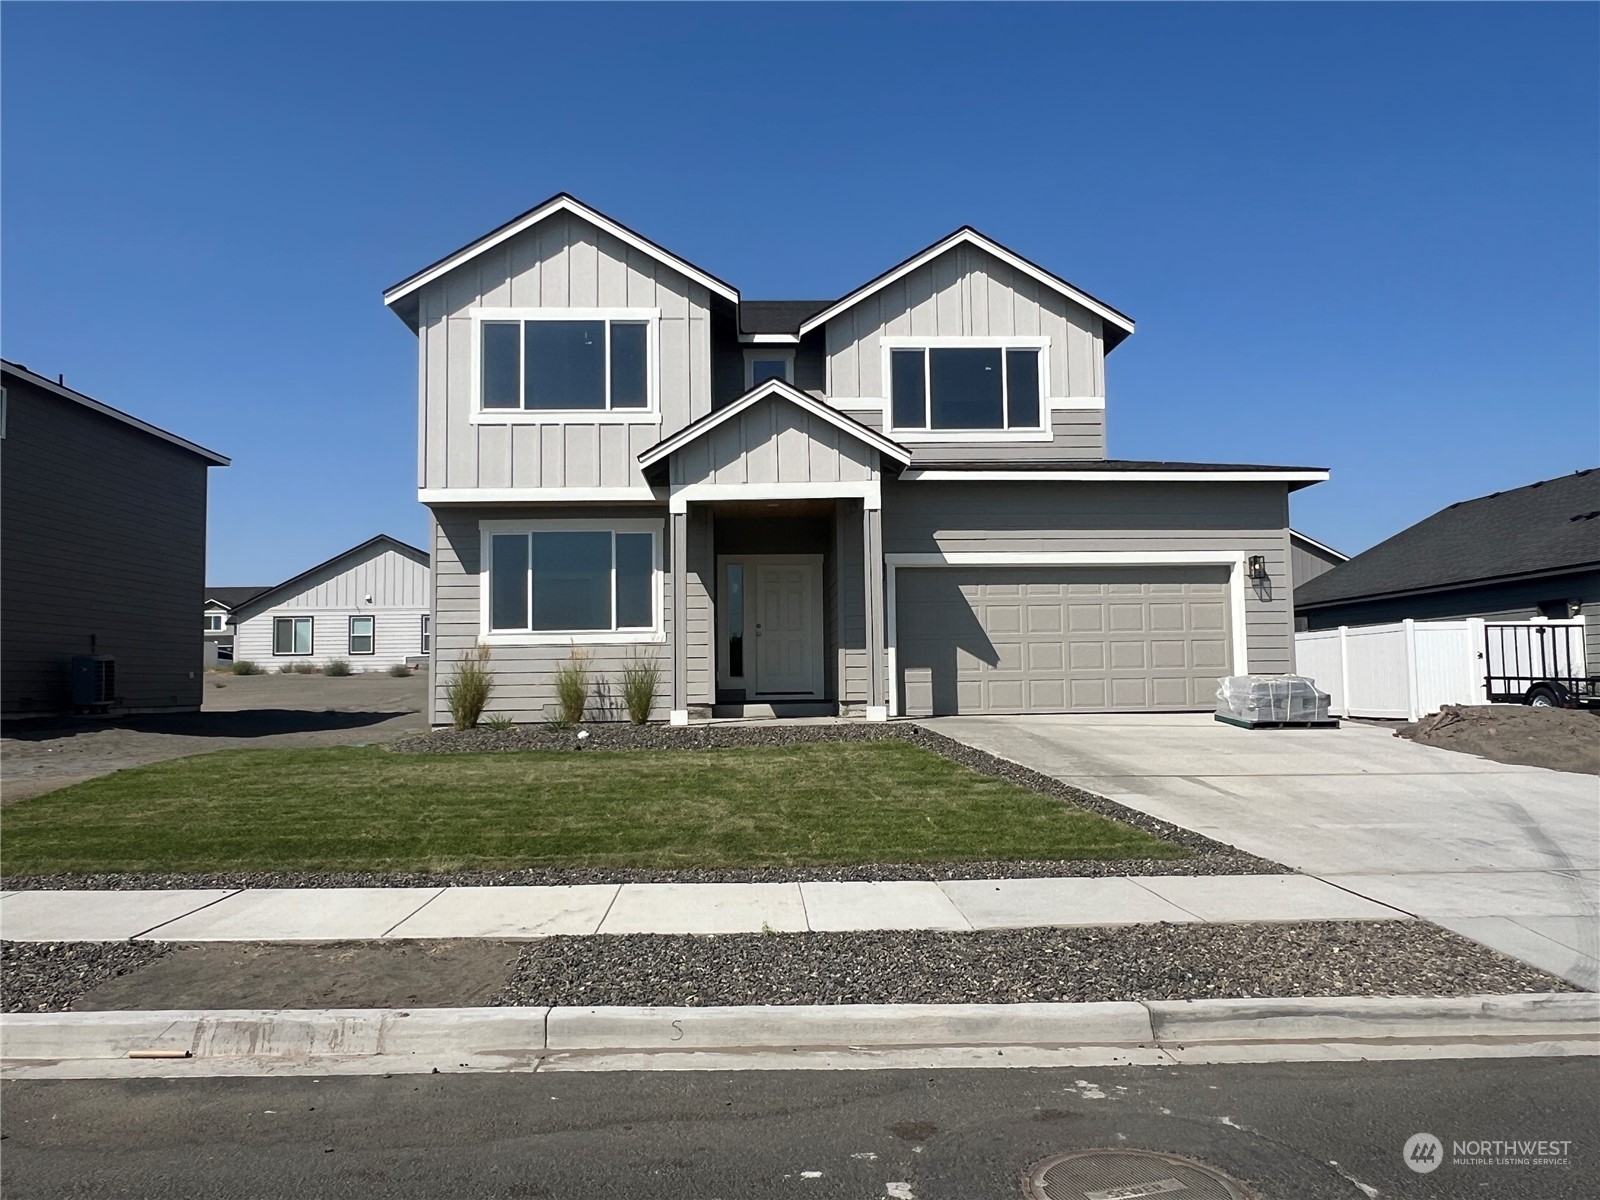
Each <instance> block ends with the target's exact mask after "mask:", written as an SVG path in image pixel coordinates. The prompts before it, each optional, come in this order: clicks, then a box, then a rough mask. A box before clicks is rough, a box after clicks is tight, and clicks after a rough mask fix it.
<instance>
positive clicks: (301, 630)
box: [272, 617, 311, 654]
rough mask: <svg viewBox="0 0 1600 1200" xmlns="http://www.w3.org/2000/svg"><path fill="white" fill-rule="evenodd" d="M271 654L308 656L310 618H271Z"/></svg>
mask: <svg viewBox="0 0 1600 1200" xmlns="http://www.w3.org/2000/svg"><path fill="white" fill-rule="evenodd" d="M272 652H273V653H274V654H310V653H311V618H310V617H273V618H272Z"/></svg>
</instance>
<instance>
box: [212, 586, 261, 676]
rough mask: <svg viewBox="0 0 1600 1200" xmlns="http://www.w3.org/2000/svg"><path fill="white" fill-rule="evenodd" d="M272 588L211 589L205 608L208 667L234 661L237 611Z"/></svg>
mask: <svg viewBox="0 0 1600 1200" xmlns="http://www.w3.org/2000/svg"><path fill="white" fill-rule="evenodd" d="M269 586H271V585H269V584H265V583H263V584H258V585H256V586H253V587H208V588H206V605H205V621H206V624H205V635H206V640H205V652H206V657H205V665H206V666H207V667H214V666H216V665H217V663H218V662H219V661H221V662H231V661H232V660H233V625H232V624H231V623H230V621H229V618H230V617H231V616H232V615H233V610H234V609H236V608H238V607H239V606H240V605H241V604H243V603H244V602H245V601H247V600H253V599H255V598H256V597H257V596H259V595H260V594H261V593H262V592H264V591H266V590H267V588H268V587H269Z"/></svg>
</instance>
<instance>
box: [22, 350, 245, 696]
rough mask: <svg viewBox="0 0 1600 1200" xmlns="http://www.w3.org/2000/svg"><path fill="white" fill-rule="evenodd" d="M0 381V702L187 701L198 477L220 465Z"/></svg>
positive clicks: (189, 448)
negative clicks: (1, 532) (0, 583)
mask: <svg viewBox="0 0 1600 1200" xmlns="http://www.w3.org/2000/svg"><path fill="white" fill-rule="evenodd" d="M0 373H3V378H0V509H3V510H4V513H5V537H4V539H3V541H0V547H3V549H0V574H3V576H4V580H5V588H4V596H3V601H0V664H3V665H0V709H3V711H4V712H5V713H7V714H8V715H9V714H21V713H55V712H65V711H68V710H70V709H73V708H83V709H89V710H93V711H98V712H169V711H186V710H194V709H197V708H199V707H200V701H201V697H202V690H201V689H202V679H201V661H202V652H201V651H202V647H201V643H202V641H203V638H202V636H201V631H200V628H199V626H197V625H196V624H195V620H194V600H195V597H196V596H198V595H200V593H201V592H202V590H203V589H204V586H205V566H206V472H207V471H208V470H209V469H210V468H211V467H225V466H227V465H228V460H227V459H226V458H224V457H223V456H222V455H220V454H216V453H214V452H212V451H210V450H207V449H205V448H204V447H203V446H197V445H195V443H193V442H190V441H186V440H185V439H183V438H181V437H178V436H177V435H175V434H171V433H168V432H167V431H166V430H164V429H157V428H156V427H155V426H154V425H151V424H148V423H147V422H145V421H141V420H139V419H138V418H137V417H132V416H129V415H128V414H127V413H124V412H119V411H118V410H117V409H114V408H112V407H110V406H109V405H107V404H102V403H101V402H100V401H98V400H94V399H91V398H90V397H88V396H85V395H84V394H83V393H81V392H76V391H73V390H72V389H71V388H69V387H66V386H65V385H64V384H63V383H62V382H61V380H60V379H59V378H57V379H48V378H46V377H44V376H42V375H38V374H36V373H34V372H33V371H30V370H28V368H26V367H24V366H20V365H18V364H16V363H11V362H0ZM85 655H88V656H93V657H94V658H95V659H96V660H97V661H95V662H94V663H92V664H86V663H80V664H79V666H78V668H77V676H76V679H77V690H76V694H75V693H74V682H73V672H74V668H73V665H72V663H73V659H74V658H75V657H78V656H85Z"/></svg>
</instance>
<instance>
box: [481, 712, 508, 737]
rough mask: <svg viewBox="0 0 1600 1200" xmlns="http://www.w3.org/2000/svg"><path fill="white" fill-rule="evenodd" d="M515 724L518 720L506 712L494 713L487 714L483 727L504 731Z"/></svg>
mask: <svg viewBox="0 0 1600 1200" xmlns="http://www.w3.org/2000/svg"><path fill="white" fill-rule="evenodd" d="M515 724H516V722H515V721H513V720H512V719H511V718H510V717H509V716H507V715H506V714H505V713H494V714H492V715H491V716H487V717H485V718H484V719H483V727H484V728H485V729H492V730H494V732H496V733H504V732H506V730H508V729H510V728H511V727H512V726H514V725H515Z"/></svg>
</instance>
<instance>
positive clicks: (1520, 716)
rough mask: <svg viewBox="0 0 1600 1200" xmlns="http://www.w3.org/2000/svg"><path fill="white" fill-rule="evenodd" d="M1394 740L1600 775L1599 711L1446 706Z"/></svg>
mask: <svg viewBox="0 0 1600 1200" xmlns="http://www.w3.org/2000/svg"><path fill="white" fill-rule="evenodd" d="M1394 735H1395V737H1403V738H1409V739H1411V740H1412V741H1413V742H1416V743H1418V744H1419V745H1423V746H1437V747H1438V748H1439V749H1441V750H1458V751H1460V752H1461V753H1463V754H1476V755H1477V756H1478V757H1479V758H1487V759H1489V760H1491V761H1492V762H1502V763H1514V764H1516V765H1519V766H1524V767H1548V768H1549V769H1550V770H1552V771H1573V772H1578V773H1580V774H1586V775H1600V712H1596V711H1595V710H1593V709H1581V708H1528V707H1525V706H1523V705H1520V704H1487V705H1475V706H1471V707H1469V706H1466V705H1459V704H1447V705H1445V706H1444V708H1442V709H1441V710H1440V711H1438V712H1436V713H1434V714H1433V715H1432V716H1431V717H1424V718H1423V719H1422V720H1420V721H1417V722H1415V723H1414V724H1410V725H1402V726H1400V728H1398V729H1396V730H1395V731H1394Z"/></svg>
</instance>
